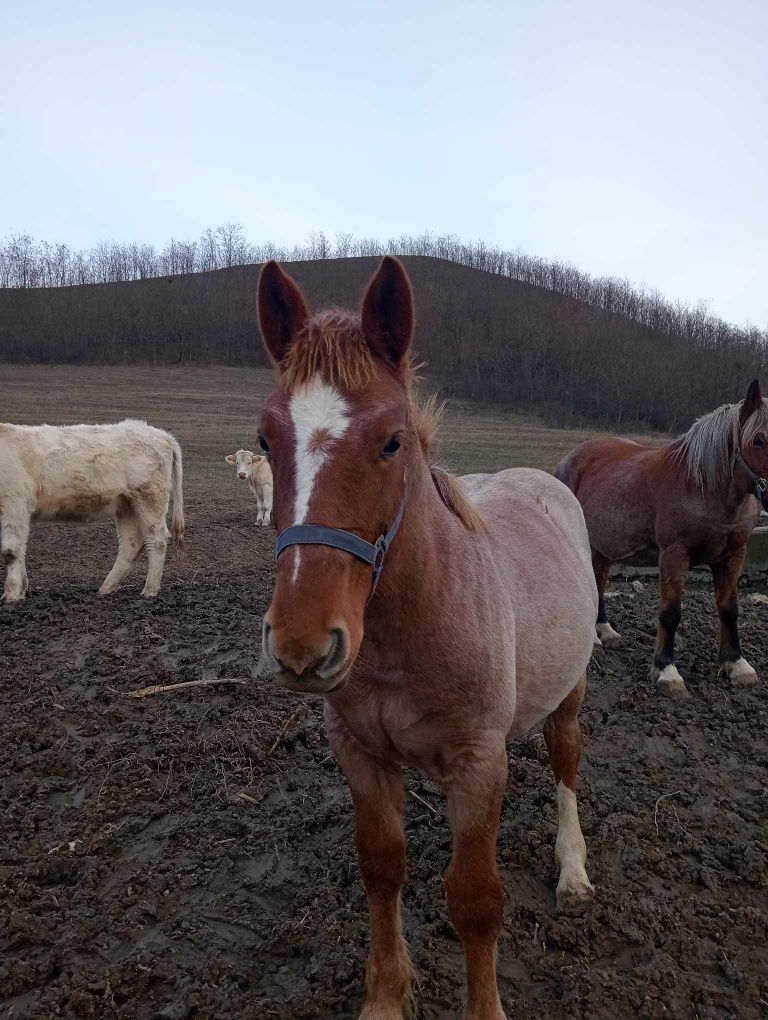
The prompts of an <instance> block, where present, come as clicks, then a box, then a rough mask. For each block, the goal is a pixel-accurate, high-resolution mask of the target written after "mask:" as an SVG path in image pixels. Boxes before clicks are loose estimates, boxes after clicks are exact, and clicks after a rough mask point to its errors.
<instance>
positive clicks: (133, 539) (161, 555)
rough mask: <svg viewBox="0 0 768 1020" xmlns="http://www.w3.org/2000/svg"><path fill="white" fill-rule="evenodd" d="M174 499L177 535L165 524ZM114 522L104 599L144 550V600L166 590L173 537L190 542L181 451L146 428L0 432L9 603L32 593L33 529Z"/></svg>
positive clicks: (0, 529) (0, 532)
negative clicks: (114, 545)
mask: <svg viewBox="0 0 768 1020" xmlns="http://www.w3.org/2000/svg"><path fill="white" fill-rule="evenodd" d="M171 496H172V497H173V517H172V521H171V533H169V531H168V528H167V526H166V522H165V515H166V513H167V511H168V504H169V502H170V499H171ZM109 518H114V520H115V522H116V524H117V540H118V553H117V559H116V560H115V564H114V566H113V567H112V569H111V570H110V572H109V574H108V575H107V577H106V579H105V581H104V583H103V584H102V586H101V588H99V594H100V595H107V594H109V593H110V592H113V591H114V590H115V588H116V587H117V586H118V584H119V583H120V582H121V581H122V580H123V578H124V577H125V575H126V574H127V573H128V571H129V570H130V568H131V564H132V563H133V562H134V560H135V559H136V557H137V556H138V554H139V553H140V552H141V550H142V549H146V550H147V559H148V560H149V567H148V570H147V580H146V583H145V585H144V590H143V591H142V595H144V596H145V597H146V598H150V597H152V596H154V595H157V593H158V591H159V590H160V581H161V579H162V576H163V564H164V562H165V551H166V546H167V544H168V538H169V535H170V534H172V535H173V538H174V541H175V543H176V545H177V546H181V544H182V542H183V538H184V496H183V493H182V467H181V448H180V447H179V444H178V443H177V442H176V440H175V439H174V438H173V436H172V435H170V434H169V433H168V432H163V431H162V430H161V429H156V428H152V426H151V425H147V423H146V422H144V421H133V420H131V419H126V420H125V421H121V422H118V423H117V424H115V425H66V426H61V427H56V426H52V425H8V424H0V549H1V550H2V559H3V562H4V563H5V564H6V565H7V567H8V571H7V574H6V579H5V589H4V595H3V598H4V599H5V601H6V602H18V601H19V599H23V598H24V596H25V595H26V593H27V571H26V565H25V557H26V550H27V540H28V538H29V531H30V525H31V523H32V522H33V521H78V522H88V521H101V520H108V519H109Z"/></svg>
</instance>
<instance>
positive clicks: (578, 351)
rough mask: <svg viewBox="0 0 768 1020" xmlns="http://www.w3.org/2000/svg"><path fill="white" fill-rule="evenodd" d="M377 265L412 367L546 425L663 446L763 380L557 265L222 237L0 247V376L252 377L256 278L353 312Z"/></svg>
mask: <svg viewBox="0 0 768 1020" xmlns="http://www.w3.org/2000/svg"><path fill="white" fill-rule="evenodd" d="M387 253H389V254H395V255H398V256H400V257H401V258H403V259H404V261H405V263H406V265H407V268H408V270H409V272H410V273H411V275H412V278H413V282H414V287H415V292H416V299H417V310H418V320H419V329H418V337H417V343H418V355H419V357H420V358H422V359H423V360H425V361H426V362H427V365H428V371H429V373H430V375H431V376H433V377H434V378H435V379H436V380H439V381H441V382H442V383H443V384H444V385H445V387H446V389H447V390H448V391H449V392H453V393H457V394H460V395H466V396H470V397H473V398H476V399H482V400H493V401H496V402H500V403H504V404H507V405H509V406H520V407H526V408H534V409H536V410H538V411H540V412H544V413H546V414H547V415H548V416H550V417H555V418H557V419H558V420H562V419H564V418H568V419H570V420H578V419H602V420H603V421H605V422H606V423H610V422H612V423H614V424H616V425H620V426H622V427H625V428H626V427H630V426H631V427H640V426H643V425H646V426H650V427H657V428H668V429H672V428H678V427H681V426H682V425H684V424H687V423H688V422H689V421H690V420H691V418H692V417H693V416H695V415H696V414H700V413H703V412H704V411H706V410H709V409H711V408H712V407H714V406H716V405H717V404H719V403H723V402H724V401H727V400H730V401H733V400H737V399H739V398H740V397H741V396H742V395H743V392H744V391H745V389H746V385H747V383H748V382H749V380H750V379H751V378H752V377H754V376H755V375H760V374H765V370H766V369H767V368H768V343H767V341H768V336H767V335H766V333H765V332H764V331H761V330H758V329H754V328H740V327H736V326H732V325H730V324H728V323H726V322H723V321H722V320H721V319H719V318H718V317H716V316H713V315H711V314H709V313H708V311H707V310H706V308H705V307H704V306H701V305H698V306H696V307H691V306H688V305H685V304H681V303H674V302H671V301H668V300H666V299H665V298H664V297H663V296H662V295H660V294H659V293H658V292H655V291H651V290H647V289H644V288H638V287H635V286H633V285H631V284H630V283H629V281H627V280H620V279H614V278H607V277H606V278H593V277H590V276H589V275H588V274H586V273H582V272H581V271H579V270H578V269H576V268H575V267H574V266H571V265H568V264H566V263H562V262H559V261H553V260H545V259H539V258H535V257H532V256H529V255H526V254H524V253H523V252H520V251H506V250H503V249H500V248H497V247H494V246H492V245H487V244H484V243H483V242H482V241H477V242H470V243H465V242H462V241H460V240H459V239H458V238H455V237H453V236H436V235H433V234H429V233H427V234H421V235H417V236H403V237H400V238H395V239H390V240H388V241H386V242H383V243H382V242H379V241H376V240H374V239H371V238H357V239H356V238H354V237H352V235H349V234H341V235H338V236H337V237H336V238H335V239H334V240H333V241H330V240H329V239H328V238H326V236H325V235H324V234H322V233H316V234H313V235H312V236H311V237H310V239H309V240H308V242H307V243H306V244H305V245H301V246H294V247H292V248H279V247H278V246H276V245H274V244H271V243H265V244H262V245H252V244H250V243H249V242H248V241H247V240H246V238H245V236H244V232H243V230H242V227H240V226H239V225H236V224H225V225H224V226H223V227H219V228H217V229H216V230H207V231H205V233H204V234H203V235H202V236H201V238H200V239H199V240H197V241H177V240H174V239H172V240H171V241H169V242H168V244H167V245H165V246H164V247H163V248H162V249H156V248H155V247H153V246H152V245H137V244H131V245H122V244H119V243H116V242H110V243H106V244H102V245H98V246H96V247H95V248H93V249H91V250H89V251H73V250H70V249H69V248H67V246H65V245H47V244H45V243H42V242H35V241H34V240H33V239H32V238H29V237H27V236H26V235H20V236H15V237H12V238H10V239H8V240H6V241H5V242H4V243H3V244H2V245H0V285H1V289H0V359H2V360H6V361H27V362H35V361H44V362H51V361H54V362H73V363H78V362H90V363H107V364H116V363H180V364H184V363H190V362H206V363H222V364H262V363H263V362H264V359H263V353H262V350H261V344H260V340H259V336H258V326H257V323H256V315H255V301H254V294H255V285H256V279H257V276H258V268H259V266H258V263H263V262H264V261H265V260H267V259H269V258H277V259H280V260H281V261H286V262H291V263H293V265H292V266H291V272H292V273H293V274H294V275H295V276H296V278H297V279H298V280H299V282H300V283H301V284H302V286H304V287H305V288H306V290H307V293H308V294H309V296H310V298H311V299H313V303H314V306H315V307H321V306H324V305H328V304H329V303H337V304H339V305H342V306H354V305H355V304H356V302H357V300H358V297H359V293H360V290H361V288H362V286H363V284H364V282H365V279H366V277H367V276H368V275H369V274H370V273H371V272H372V271H373V268H374V265H375V258H376V257H378V256H380V255H382V254H387ZM88 285H96V286H88ZM40 288H45V289H43V290H41V289H40Z"/></svg>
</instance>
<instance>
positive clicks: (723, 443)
mask: <svg viewBox="0 0 768 1020" xmlns="http://www.w3.org/2000/svg"><path fill="white" fill-rule="evenodd" d="M742 403H743V402H742ZM741 406H742V404H741V403H739V404H723V405H722V406H721V407H718V408H715V410H714V411H710V413H709V414H705V415H702V417H701V418H697V419H696V421H695V422H694V423H693V425H691V427H690V428H689V429H688V431H687V432H686V433H685V435H684V436H681V437H680V439H678V440H677V441H676V442H675V443H673V444H672V446H671V447H670V448H669V455H670V457H671V458H672V459H673V460H674V461H675V462H676V463H679V464H684V465H685V467H686V468H687V469H688V472H689V474H690V476H691V478H692V479H693V480H694V482H695V483H696V484H697V485H698V486H699V488H700V489H714V488H717V487H718V486H719V485H721V484H722V483H723V482H726V481H727V480H728V479H729V478H730V477H731V475H732V473H733V457H734V453H735V451H736V448H737V447H738V446H739V444H741V445H742V446H749V444H750V443H751V442H752V440H753V439H754V438H755V436H756V435H757V433H758V432H765V431H768V400H763V402H762V405H761V407H759V408H758V410H757V411H755V412H754V414H752V415H750V417H749V418H748V419H747V421H746V422H745V424H744V428H743V429H742V430H741V435H740V434H739V413H740V411H741Z"/></svg>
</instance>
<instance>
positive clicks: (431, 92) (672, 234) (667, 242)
mask: <svg viewBox="0 0 768 1020" xmlns="http://www.w3.org/2000/svg"><path fill="white" fill-rule="evenodd" d="M14 8H15V9H13V10H11V9H10V6H9V5H6V7H5V10H4V14H3V19H2V26H1V27H0V66H2V67H3V69H4V72H3V82H4V87H3V89H2V91H1V92H0V153H2V159H0V235H5V234H8V233H10V232H12V231H26V232H30V233H32V234H34V235H35V237H37V238H40V239H46V240H50V241H66V242H68V243H69V244H71V245H74V246H78V247H80V246H81V247H88V246H91V245H92V244H95V243H96V242H98V241H100V240H106V239H115V240H120V241H131V240H138V241H151V242H153V243H156V244H161V243H163V242H164V241H165V240H167V238H168V237H169V236H171V235H175V236H176V237H193V236H197V235H198V234H199V233H200V232H201V231H202V230H203V229H204V228H205V227H208V226H216V225H218V224H220V223H223V222H226V221H233V222H237V223H242V224H243V226H244V227H245V230H246V234H247V235H248V237H249V239H251V240H253V241H257V240H267V239H271V240H274V241H276V242H280V243H294V242H297V241H303V240H304V239H305V238H306V237H307V236H308V234H309V233H310V231H312V230H324V231H325V232H326V233H327V234H329V235H331V236H333V235H334V234H335V233H336V232H338V231H350V232H352V233H354V234H356V235H365V236H374V237H379V238H386V237H388V236H393V235H397V234H400V233H406V232H407V233H415V232H421V231H423V230H427V229H428V230H432V231H434V232H436V233H455V234H458V235H460V236H462V237H464V238H467V239H470V238H473V239H477V238H483V239H486V240H488V241H491V242H494V243H497V244H500V245H502V246H504V247H508V248H518V247H519V248H522V249H523V250H524V251H528V252H530V253H531V254H537V255H543V256H546V257H550V258H555V257H556V258H560V259H564V260H568V261H571V262H574V263H576V264H577V265H578V266H579V267H580V268H582V269H584V270H586V271H588V272H591V273H595V274H612V275H618V276H628V277H629V278H630V279H632V280H634V281H635V282H637V283H640V282H645V283H647V284H648V285H649V286H654V287H657V288H659V289H660V290H661V291H663V292H664V293H665V294H666V295H667V296H668V297H670V298H681V299H684V300H686V301H690V302H696V301H698V300H701V299H703V300H705V301H707V302H708V304H709V307H710V308H711V310H712V311H713V312H715V313H717V314H719V315H722V316H723V317H725V318H728V319H731V320H733V321H735V322H738V323H740V324H741V323H744V322H746V321H751V322H752V323H754V324H757V325H759V326H761V327H766V326H768V285H767V284H768V194H767V193H768V124H767V123H766V121H767V120H768V116H767V111H768V2H766V0H728V2H727V3H725V2H723V0H718V2H710V0H678V2H676V0H664V2H661V0H645V2H643V3H639V2H637V0H632V2H625V0H536V2H531V0H525V2H519V3H512V2H508V0H499V2H483V0H479V2H478V0H474V2H468V0H463V2H452V0H440V2H436V0H435V2H432V0H430V2H419V0H405V2H402V0H388V2H382V3H364V2H361V0H357V2H334V0H323V2H318V0H310V2H303V0H291V2H284V3H260V2H258V0H248V2H239V0H228V2H224V3H218V4H213V3H210V0H206V2H205V3H198V2H196V0H190V2H188V3H185V4H183V5H182V4H173V5H171V4H164V3H162V0H161V2H159V3H145V2H143V0H138V2H136V0H134V2H132V3H125V4H121V5H117V4H114V3H103V2H100V3H83V2H78V0H74V2H73V0H68V2H67V3H64V4H63V3H61V2H60V0H57V2H55V3H52V2H46V0H42V2H39V3H27V4H14Z"/></svg>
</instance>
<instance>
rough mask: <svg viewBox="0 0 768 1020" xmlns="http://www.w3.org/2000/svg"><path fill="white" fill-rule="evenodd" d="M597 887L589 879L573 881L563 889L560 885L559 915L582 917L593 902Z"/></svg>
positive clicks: (558, 893)
mask: <svg viewBox="0 0 768 1020" xmlns="http://www.w3.org/2000/svg"><path fill="white" fill-rule="evenodd" d="M594 895H595V887H594V886H593V885H592V883H591V882H590V881H589V879H588V878H586V877H585V878H583V879H576V880H572V881H571V882H569V883H568V885H566V886H563V887H562V888H561V887H560V886H559V885H558V887H557V893H556V899H557V913H558V914H563V915H565V916H566V917H580V916H581V915H582V914H583V913H584V912H585V911H586V910H587V909H588V908H589V905H590V903H591V902H592V898H593V896H594Z"/></svg>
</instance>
